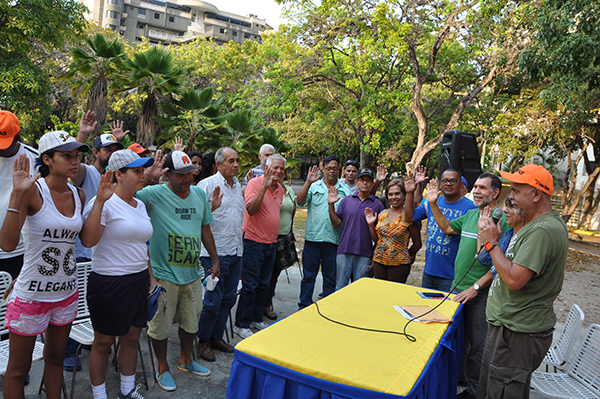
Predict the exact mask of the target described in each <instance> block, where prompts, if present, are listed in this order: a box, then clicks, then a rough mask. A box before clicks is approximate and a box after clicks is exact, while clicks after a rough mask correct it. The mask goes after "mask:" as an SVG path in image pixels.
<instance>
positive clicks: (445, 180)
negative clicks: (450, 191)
mask: <svg viewBox="0 0 600 399" xmlns="http://www.w3.org/2000/svg"><path fill="white" fill-rule="evenodd" d="M440 183H441V184H457V183H458V180H457V179H442V180H440Z"/></svg>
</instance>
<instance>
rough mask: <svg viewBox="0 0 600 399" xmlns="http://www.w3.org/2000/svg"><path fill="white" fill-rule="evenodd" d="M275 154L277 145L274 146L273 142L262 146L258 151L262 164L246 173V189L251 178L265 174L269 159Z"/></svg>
mask: <svg viewBox="0 0 600 399" xmlns="http://www.w3.org/2000/svg"><path fill="white" fill-rule="evenodd" d="M273 154H275V147H273V146H272V145H271V144H263V145H262V146H260V151H259V153H258V159H260V165H258V166H255V167H254V168H252V169H250V170H249V171H248V173H246V177H245V178H244V189H245V188H246V185H247V184H248V181H249V180H250V179H252V178H253V177H259V176H262V175H264V174H265V170H267V160H268V159H269V157H270V156H271V155H273Z"/></svg>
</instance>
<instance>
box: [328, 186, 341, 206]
mask: <svg viewBox="0 0 600 399" xmlns="http://www.w3.org/2000/svg"><path fill="white" fill-rule="evenodd" d="M337 193H338V189H337V188H335V187H331V188H330V189H329V195H328V196H327V203H328V204H335V203H336V202H338V200H339V198H338V196H337Z"/></svg>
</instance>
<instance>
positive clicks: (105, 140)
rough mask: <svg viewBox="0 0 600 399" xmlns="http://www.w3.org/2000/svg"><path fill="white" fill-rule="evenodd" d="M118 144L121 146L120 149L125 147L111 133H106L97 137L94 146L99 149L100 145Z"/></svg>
mask: <svg viewBox="0 0 600 399" xmlns="http://www.w3.org/2000/svg"><path fill="white" fill-rule="evenodd" d="M111 144H116V145H117V146H118V147H119V150H122V149H123V147H125V146H124V145H123V144H121V143H120V142H118V141H117V139H116V137H115V136H113V135H112V134H110V133H104V134H101V135H100V136H98V137H96V140H94V148H95V149H98V148H100V147H106V146H107V145H111Z"/></svg>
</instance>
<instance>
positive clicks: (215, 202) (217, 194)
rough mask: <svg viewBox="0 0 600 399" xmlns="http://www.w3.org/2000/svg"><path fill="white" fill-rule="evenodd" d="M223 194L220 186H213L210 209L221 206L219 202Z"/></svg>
mask: <svg viewBox="0 0 600 399" xmlns="http://www.w3.org/2000/svg"><path fill="white" fill-rule="evenodd" d="M223 194H224V193H221V187H220V186H217V187H215V189H214V190H213V192H212V201H211V202H212V204H211V209H212V210H213V211H214V210H215V209H217V208H218V207H220V206H221V202H222V201H223Z"/></svg>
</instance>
